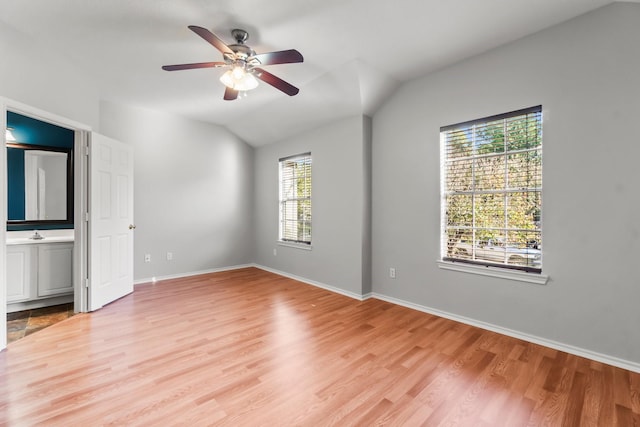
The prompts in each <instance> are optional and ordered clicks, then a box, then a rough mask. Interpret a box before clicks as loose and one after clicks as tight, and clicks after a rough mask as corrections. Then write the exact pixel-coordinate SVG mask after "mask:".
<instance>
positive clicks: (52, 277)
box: [38, 243, 73, 297]
mask: <svg viewBox="0 0 640 427" xmlns="http://www.w3.org/2000/svg"><path fill="white" fill-rule="evenodd" d="M72 263H73V244H72V243H52V244H49V245H47V244H40V245H38V296H39V297H48V296H53V295H60V294H67V293H71V292H73V268H72V265H73V264H72Z"/></svg>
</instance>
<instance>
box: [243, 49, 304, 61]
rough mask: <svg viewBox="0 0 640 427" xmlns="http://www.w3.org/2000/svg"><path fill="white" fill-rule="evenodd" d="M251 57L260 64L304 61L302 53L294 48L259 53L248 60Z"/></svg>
mask: <svg viewBox="0 0 640 427" xmlns="http://www.w3.org/2000/svg"><path fill="white" fill-rule="evenodd" d="M251 59H257V60H258V61H260V64H262V65H275V64H292V63H295V62H303V61H304V58H303V57H302V54H301V53H300V52H298V51H297V50H295V49H289V50H281V51H278V52H267V53H259V54H257V55H253V56H252V57H251V58H249V61H250V60H251Z"/></svg>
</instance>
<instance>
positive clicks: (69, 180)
mask: <svg viewBox="0 0 640 427" xmlns="http://www.w3.org/2000/svg"><path fill="white" fill-rule="evenodd" d="M7 195H8V200H7V201H8V203H7V211H8V212H7V224H8V225H33V226H36V225H53V224H61V225H63V224H73V156H72V155H71V149H69V148H59V147H49V146H41V145H31V144H18V143H7Z"/></svg>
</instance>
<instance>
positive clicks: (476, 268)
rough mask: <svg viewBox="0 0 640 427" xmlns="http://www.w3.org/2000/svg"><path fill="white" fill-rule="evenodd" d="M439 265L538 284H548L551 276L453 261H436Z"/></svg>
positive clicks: (450, 268) (463, 271)
mask: <svg viewBox="0 0 640 427" xmlns="http://www.w3.org/2000/svg"><path fill="white" fill-rule="evenodd" d="M436 262H437V264H438V267H439V268H441V269H443V270H452V271H460V272H462V273H470V274H479V275H481V276H491V277H498V278H501V279H510V280H518V281H520V282H528V283H535V284H536V285H546V284H547V281H548V280H549V276H546V275H544V274H536V273H525V272H523V271H517V270H508V269H505V268H500V267H487V266H480V265H471V264H464V263H460V262H451V261H436Z"/></svg>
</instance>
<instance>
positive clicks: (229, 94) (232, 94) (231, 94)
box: [224, 87, 238, 101]
mask: <svg viewBox="0 0 640 427" xmlns="http://www.w3.org/2000/svg"><path fill="white" fill-rule="evenodd" d="M237 97H238V91H237V90H235V89H231V88H230V87H226V88H225V90H224V100H225V101H233V100H234V99H236V98H237Z"/></svg>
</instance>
